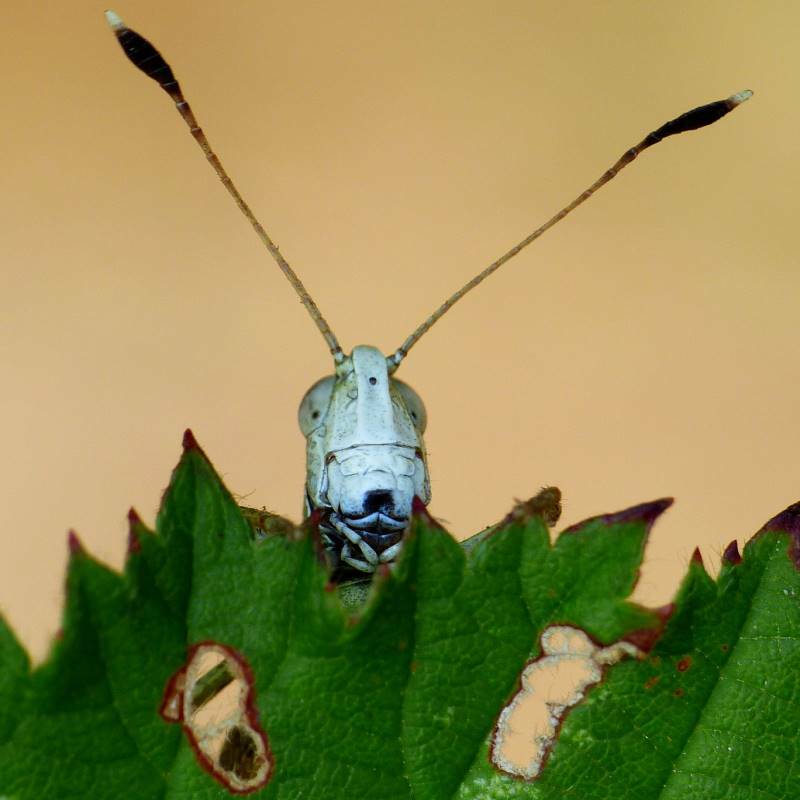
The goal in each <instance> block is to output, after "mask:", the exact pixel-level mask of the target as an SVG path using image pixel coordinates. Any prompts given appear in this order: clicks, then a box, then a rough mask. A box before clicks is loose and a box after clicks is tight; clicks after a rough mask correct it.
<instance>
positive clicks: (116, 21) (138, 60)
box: [106, 11, 344, 364]
mask: <svg viewBox="0 0 800 800" xmlns="http://www.w3.org/2000/svg"><path fill="white" fill-rule="evenodd" d="M106 21H107V22H108V24H109V25H110V26H111V30H113V31H114V34H115V35H116V37H117V41H118V42H119V43H120V45H121V46H122V49H123V51H124V52H125V55H126V56H127V57H128V58H129V59H130V60H131V61H132V62H133V64H134V66H136V67H137V68H138V69H140V70H141V71H142V72H144V74H145V75H147V76H149V77H150V78H152V79H153V80H154V81H156V83H158V85H159V86H160V87H161V88H162V89H163V90H164V91H165V92H166V93H167V94H168V95H169V96H170V97H171V98H172V100H173V101H174V103H175V107H176V108H177V109H178V112H179V113H180V115H181V116H182V117H183V120H184V122H185V123H186V124H187V125H188V126H189V131H190V132H191V134H192V136H194V138H195V141H196V142H197V144H199V145H200V148H201V149H202V151H203V153H205V156H206V158H207V159H208V163H209V164H211V166H212V167H213V168H214V171H215V172H216V173H217V176H218V177H219V179H220V180H221V181H222V184H223V186H224V187H225V188H226V189H227V190H228V193H229V194H230V195H231V197H233V199H234V201H235V202H236V205H237V206H239V210H240V211H241V212H242V213H243V214H244V215H245V217H247V219H248V220H249V222H250V224H251V225H252V226H253V229H254V230H255V232H256V234H258V238H259V239H261V242H262V243H263V245H264V246H265V247H266V248H267V250H269V253H270V255H271V256H272V257H273V258H274V259H275V261H276V262H277V264H278V266H279V267H280V268H281V271H282V272H283V274H284V275H285V276H286V279H287V280H288V281H289V283H291V284H292V287H293V288H294V290H295V292H297V294H298V296H299V297H300V302H301V303H302V304H303V305H304V306H305V307H306V309H307V310H308V313H309V314H310V315H311V319H313V320H314V322H315V323H316V325H317V327H318V328H319V331H320V333H321V334H322V336H323V337H324V339H325V341H326V342H327V344H328V348H329V349H330V351H331V354H332V355H333V360H334V362H335V363H336V364H339V363H341V362H342V361H343V360H344V354H343V353H342V348H341V347H340V346H339V342H338V340H337V339H336V336H335V335H334V333H333V331H332V330H331V329H330V326H329V325H328V323H327V322H326V321H325V317H323V316H322V314H321V313H320V310H319V308H317V304H316V303H315V302H314V301H313V300H312V299H311V295H310V294H309V293H308V291H307V290H306V287H305V286H303V283H302V281H301V280H300V278H299V277H298V276H297V273H295V271H294V270H293V269H292V268H291V267H290V266H289V263H288V262H287V261H286V259H285V258H284V257H283V256H282V255H281V252H280V250H279V249H278V246H277V245H276V244H275V243H274V242H273V241H272V239H270V237H269V235H268V234H267V232H266V231H265V230H264V228H263V227H262V225H261V223H260V222H259V221H258V220H257V219H256V217H255V215H254V214H253V212H252V211H251V210H250V206H248V205H247V203H246V202H245V201H244V198H243V197H242V196H241V195H240V194H239V190H238V189H237V188H236V186H235V185H234V183H233V181H232V180H231V179H230V177H229V176H228V173H227V172H226V171H225V168H224V167H223V166H222V162H221V161H220V160H219V158H218V157H217V155H216V153H214V151H213V150H212V149H211V145H210V144H209V143H208V139H207V138H206V135H205V133H203V131H202V129H201V128H200V126H199V125H198V124H197V120H196V119H195V116H194V113H193V112H192V109H191V107H190V106H189V104H188V103H187V102H186V98H184V96H183V92H182V91H181V87H180V86H179V84H178V81H177V80H176V79H175V75H174V74H173V72H172V69H171V68H170V66H169V64H167V62H166V61H165V60H164V57H163V56H162V55H161V53H159V52H158V50H156V48H155V47H153V45H152V44H150V42H148V41H147V39H145V38H144V37H143V36H140V35H139V34H138V33H136V31H132V30H131V29H130V28H129V27H128V26H127V25H125V23H124V22H123V21H122V20H121V19H120V18H119V16H118V15H117V14H115V13H114V12H113V11H106Z"/></svg>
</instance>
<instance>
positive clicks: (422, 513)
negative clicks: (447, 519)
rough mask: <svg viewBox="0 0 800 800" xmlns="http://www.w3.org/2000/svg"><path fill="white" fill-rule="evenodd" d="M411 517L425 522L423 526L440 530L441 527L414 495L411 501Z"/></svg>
mask: <svg viewBox="0 0 800 800" xmlns="http://www.w3.org/2000/svg"><path fill="white" fill-rule="evenodd" d="M411 515H412V516H413V517H415V518H416V519H423V520H425V524H426V525H429V526H432V527H434V528H441V527H442V526H441V525H440V524H439V523H438V522H437V521H436V520H435V519H434V518H433V517H432V516H431V513H430V511H428V507H427V506H426V505H425V503H423V502H422V500H420V498H419V497H417V496H416V495H414V497H413V499H412V500H411Z"/></svg>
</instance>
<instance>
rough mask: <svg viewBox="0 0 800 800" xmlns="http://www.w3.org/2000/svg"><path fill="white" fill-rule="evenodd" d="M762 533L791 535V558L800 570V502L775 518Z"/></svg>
mask: <svg viewBox="0 0 800 800" xmlns="http://www.w3.org/2000/svg"><path fill="white" fill-rule="evenodd" d="M762 531H781V532H785V533H788V534H789V558H790V559H791V561H792V563H793V564H794V565H795V567H796V568H797V569H800V501H798V502H797V503H793V504H792V505H790V506H789V508H786V509H784V510H783V511H781V513H780V514H777V515H776V516H774V517H773V518H772V519H771V520H770V521H769V522H768V523H767V524H766V525H765V526H764V527H763V528H762Z"/></svg>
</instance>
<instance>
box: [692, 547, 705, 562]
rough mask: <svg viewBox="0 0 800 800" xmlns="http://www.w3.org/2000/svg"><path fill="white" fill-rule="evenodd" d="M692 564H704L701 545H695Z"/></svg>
mask: <svg viewBox="0 0 800 800" xmlns="http://www.w3.org/2000/svg"><path fill="white" fill-rule="evenodd" d="M692 564H699V565H700V566H701V567H702V566H703V556H702V555H701V554H700V548H699V547H695V549H694V552H693V553H692Z"/></svg>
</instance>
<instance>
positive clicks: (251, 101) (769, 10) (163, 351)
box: [0, 0, 800, 658]
mask: <svg viewBox="0 0 800 800" xmlns="http://www.w3.org/2000/svg"><path fill="white" fill-rule="evenodd" d="M7 5H8V4H7ZM102 10H103V9H102V7H101V6H98V5H96V4H93V3H88V2H83V1H82V0H75V1H74V2H70V3H48V4H16V5H8V7H7V8H6V9H5V14H4V20H5V25H4V28H5V31H6V45H5V47H4V48H3V50H2V52H1V53H0V59H2V61H3V65H2V67H3V68H2V74H3V76H4V77H3V85H2V90H0V91H2V93H3V108H4V109H5V123H4V125H3V129H2V138H3V153H4V155H5V164H4V166H3V170H2V179H1V180H2V184H3V191H2V193H1V194H0V204H2V212H1V213H2V218H3V236H2V263H3V265H2V292H1V293H0V319H1V320H2V336H0V348H2V357H1V358H0V369H1V370H2V374H1V377H0V381H2V389H3V390H2V393H1V394H0V402H1V403H2V416H1V417H0V419H1V420H2V421H1V422H0V426H1V427H0V437H2V441H3V446H4V457H3V468H2V469H3V475H2V480H1V481H0V485H2V487H3V498H4V499H3V502H2V504H0V514H1V515H2V519H1V520H0V531H2V533H0V607H2V609H3V610H4V612H5V613H6V615H7V616H8V617H9V619H10V620H11V622H12V624H13V625H14V627H15V628H16V629H17V631H19V633H20V635H21V636H22V638H23V639H24V641H25V642H26V644H28V645H29V646H30V648H31V649H32V652H33V654H34V655H35V656H36V657H37V658H41V657H42V656H43V655H44V653H45V652H46V647H47V643H48V641H49V640H50V638H51V637H52V635H53V633H54V631H55V630H56V628H57V626H58V618H59V613H60V605H61V591H62V590H61V586H62V576H63V571H64V566H65V560H66V539H65V533H66V530H67V528H68V527H74V528H75V529H76V530H77V531H78V533H79V534H80V536H81V538H82V540H83V541H84V543H85V544H86V546H87V547H88V548H89V549H90V550H91V552H92V553H94V554H96V555H97V556H98V557H100V558H102V559H103V560H105V561H107V562H108V563H110V564H112V565H114V566H115V567H119V566H120V565H121V563H122V559H123V553H124V544H125V538H126V524H125V514H126V511H127V509H128V507H129V506H130V505H134V506H135V507H136V508H137V509H138V510H139V512H140V513H141V514H142V516H143V517H144V519H145V520H146V521H147V522H148V523H152V522H153V519H154V515H155V510H156V508H157V505H158V502H159V497H160V494H161V492H162V490H163V488H164V487H165V486H166V483H167V481H168V479H169V474H170V470H171V469H172V467H173V466H174V464H175V463H176V461H177V459H178V456H179V446H180V439H181V434H182V432H183V430H184V428H186V427H187V426H190V427H191V428H192V429H193V431H194V432H195V434H196V436H197V438H198V440H199V441H200V443H201V444H202V445H203V447H204V448H205V449H206V451H207V453H208V454H209V456H210V457H211V458H212V459H213V461H214V462H215V464H216V466H217V468H218V470H219V471H220V472H221V474H222V475H223V477H224V479H225V481H226V482H227V484H228V486H229V487H230V488H231V489H232V490H234V491H235V492H237V493H240V494H242V495H245V496H246V501H245V502H246V503H247V504H248V505H252V506H261V505H266V506H267V507H268V508H270V509H272V510H275V511H277V512H279V513H282V514H285V515H288V516H291V517H294V518H296V519H297V518H299V514H300V511H301V497H302V484H303V469H304V442H303V439H302V437H301V435H300V432H299V430H298V429H297V426H296V419H295V414H296V408H297V404H298V403H299V400H300V398H301V396H302V394H303V393H304V391H305V390H306V388H307V387H308V386H309V385H310V384H311V383H312V382H313V381H314V380H316V379H317V378H318V377H320V376H321V375H322V374H324V373H326V372H329V371H330V366H331V365H330V363H329V359H328V355H327V351H326V348H325V346H324V343H323V341H322V339H321V338H320V336H319V334H318V332H317V331H316V329H315V327H314V326H313V324H312V323H311V321H310V320H309V318H308V317H307V315H306V314H305V311H304V310H303V308H302V307H301V306H300V305H299V303H298V302H297V300H296V298H295V297H294V295H293V293H292V291H291V289H290V287H289V286H288V284H287V283H286V282H285V280H284V279H283V277H282V276H281V274H280V273H279V271H278V269H277V268H276V267H275V266H274V264H273V263H272V261H271V260H270V259H269V258H268V257H267V255H266V254H265V253H264V252H262V251H261V249H260V245H259V243H258V241H257V239H256V237H255V236H254V235H253V234H252V232H251V231H250V230H249V228H248V226H247V224H246V222H245V221H244V220H243V219H242V218H241V217H240V216H239V213H238V211H237V210H236V209H235V207H234V206H233V204H232V203H231V201H230V200H229V198H228V197H227V196H226V194H225V192H224V191H223V190H222V188H221V187H220V186H219V185H218V181H217V179H216V177H215V176H214V175H213V173H212V172H211V170H210V169H208V167H207V166H206V165H205V164H204V163H203V161H204V159H203V158H202V156H201V154H200V153H199V151H198V149H197V147H196V146H195V144H194V143H193V142H192V141H191V138H190V137H189V135H188V132H187V131H186V129H185V127H184V125H183V122H182V121H181V120H180V119H179V117H178V115H177V114H176V112H175V110H174V108H173V107H172V104H171V103H170V101H169V99H168V98H167V97H166V95H164V94H163V92H161V91H160V90H159V89H158V87H157V86H156V85H155V84H154V83H153V82H152V81H149V80H147V79H146V78H145V77H144V76H142V75H140V74H139V73H137V71H136V70H135V69H134V68H133V67H132V66H131V64H130V63H128V61H127V60H126V59H125V58H124V57H123V55H122V53H121V51H120V50H119V46H118V44H117V43H116V41H115V40H114V37H113V36H112V35H111V33H110V32H109V31H108V30H107V29H106V27H105V22H104V20H103V15H102ZM116 11H117V12H118V13H119V14H120V15H121V16H122V17H123V19H125V21H126V22H127V23H128V24H130V25H131V27H133V28H134V29H136V30H138V31H140V32H141V33H143V34H144V35H146V36H147V37H149V38H150V39H151V40H152V41H153V42H154V43H155V44H156V46H157V47H159V48H160V49H161V51H162V52H163V53H164V54H165V56H166V57H167V59H168V60H169V62H170V63H171V64H172V66H173V68H174V69H175V71H176V73H177V75H178V78H179V79H180V80H181V82H182V85H183V88H184V90H185V92H186V94H187V96H188V99H189V101H190V102H191V103H192V105H193V107H194V109H195V111H196V113H197V115H198V117H199V120H200V124H201V125H203V127H204V128H205V130H206V132H207V134H208V136H209V138H210V140H211V143H212V145H213V146H214V147H215V149H216V150H217V152H218V153H219V154H220V155H221V157H222V159H223V161H224V163H225V164H226V166H227V168H228V170H229V172H230V173H231V175H232V176H233V177H234V179H235V180H236V181H237V182H238V185H239V188H240V189H241V191H242V193H243V194H244V196H245V197H246V198H247V199H248V201H249V202H250V204H251V205H252V207H253V209H254V210H255V211H256V213H257V214H258V215H259V216H260V218H261V220H262V222H263V223H264V224H265V226H266V228H267V230H268V231H269V232H270V233H271V234H272V236H273V238H274V239H275V240H276V241H277V242H278V243H279V244H280V246H281V249H282V251H283V253H284V254H285V255H286V257H287V258H288V259H289V261H290V263H291V264H292V265H293V266H294V267H295V268H296V269H297V270H298V272H299V273H300V275H301V277H302V278H303V280H304V281H305V282H306V284H307V286H308V287H309V289H310V290H311V292H312V293H313V295H314V297H315V299H316V300H317V302H318V303H319V305H320V307H321V309H322V311H323V313H324V314H325V315H326V316H327V318H328V320H329V321H330V322H331V324H332V326H333V328H334V330H335V331H336V333H337V335H338V336H339V339H340V340H341V341H342V343H343V345H344V346H345V347H346V348H348V349H349V348H350V347H352V346H353V345H355V344H358V343H370V344H374V345H377V346H379V347H381V348H383V349H384V350H385V351H386V352H389V351H391V350H393V349H394V348H395V347H397V346H398V345H399V344H400V342H401V341H402V340H403V339H404V338H405V336H406V335H407V334H408V333H409V332H410V331H411V330H412V328H414V327H415V326H416V325H417V324H418V323H419V322H421V321H422V319H424V318H425V317H426V316H427V315H428V314H429V313H430V312H431V311H432V310H433V308H434V307H435V306H436V305H438V304H439V303H440V302H441V301H442V300H443V299H444V298H445V297H446V296H447V295H449V294H450V293H451V292H452V291H454V290H455V289H456V288H457V287H458V286H460V285H461V284H462V283H463V282H465V281H466V280H468V279H469V278H470V277H472V276H473V275H474V274H475V273H476V272H477V271H478V270H480V269H481V268H483V267H484V266H485V265H486V264H487V263H488V262H490V261H492V260H493V259H494V258H496V257H497V256H498V255H500V254H501V253H502V252H504V251H505V250H506V249H507V248H508V247H510V246H511V245H512V244H514V243H515V242H517V241H518V240H519V239H521V238H523V237H524V236H525V235H526V234H528V233H529V232H530V231H531V230H532V229H533V228H534V227H535V226H536V225H538V224H539V223H540V222H542V221H543V220H544V219H546V218H547V217H548V216H550V215H551V214H552V213H553V212H554V211H556V210H557V209H558V208H560V207H561V206H562V205H563V204H565V203H566V202H567V201H569V200H570V199H572V197H574V196H575V195H576V194H578V193H579V192H580V191H581V190H582V189H584V188H585V187H586V186H587V185H588V183H589V182H591V181H592V180H594V179H595V178H596V177H597V176H598V175H599V174H600V173H601V172H602V171H603V170H604V169H605V168H606V167H607V166H609V165H610V164H611V162H612V161H613V160H614V159H616V158H617V157H618V156H619V155H620V154H621V153H622V151H623V150H624V149H625V148H627V147H628V146H630V145H632V144H634V143H635V142H637V141H638V140H639V139H640V138H641V137H642V136H643V135H644V134H645V133H646V132H647V131H649V130H651V129H652V128H654V127H656V126H658V125H660V124H661V123H662V122H664V121H666V120H667V119H668V118H670V117H672V116H675V115H677V114H679V113H681V112H683V111H685V110H687V109H689V108H691V107H693V106H696V105H699V104H701V103H705V102H708V101H711V100H715V99H718V98H721V97H725V96H726V95H728V94H731V93H732V92H735V91H738V90H741V89H744V88H746V87H749V88H752V89H753V90H755V92H756V96H755V98H754V99H753V100H751V101H750V102H749V103H747V104H746V105H745V106H743V107H742V108H741V109H739V110H738V111H737V112H736V113H735V114H733V115H731V116H729V117H727V118H726V119H725V120H723V121H722V122H720V123H718V124H717V125H715V126H713V127H711V128H709V129H706V130H704V131H701V132H699V133H692V134H687V135H685V136H682V137H680V138H678V139H671V140H668V141H667V142H665V143H664V144H662V145H660V146H659V147H658V148H656V149H654V150H651V151H648V152H647V153H646V154H645V155H644V156H643V157H642V158H641V160H640V161H638V162H637V163H636V164H635V165H633V166H631V167H630V168H629V169H627V170H626V171H625V172H624V173H623V174H622V175H621V176H620V177H619V178H618V179H617V180H616V181H614V182H613V183H612V184H611V185H610V186H609V187H608V188H607V189H604V190H603V191H602V192H601V193H600V194H599V195H598V196H597V198H595V199H594V200H593V201H591V203H590V204H588V205H587V206H585V207H584V208H582V209H580V210H579V211H577V212H576V213H575V215H573V216H572V217H571V218H570V219H569V220H568V221H566V222H565V223H563V224H562V225H560V226H559V227H558V228H557V229H556V230H554V231H552V232H551V233H549V234H547V235H546V236H545V237H544V238H543V239H542V240H541V241H540V242H539V243H537V244H535V245H533V247H532V248H531V249H529V250H527V251H525V253H524V254H523V255H521V256H519V257H518V258H517V259H515V260H514V261H512V262H511V263H510V264H509V265H508V266H507V267H505V268H504V269H503V270H501V272H499V273H498V274H497V275H495V276H494V277H492V278H491V280H490V281H488V282H487V283H485V284H484V285H483V286H482V287H481V288H480V289H478V290H477V291H475V292H474V293H473V294H471V295H470V296H469V297H468V298H467V299H465V300H464V301H463V302H462V303H461V304H460V305H459V306H458V307H457V308H456V309H454V310H453V311H452V312H451V313H450V314H448V315H447V317H446V318H445V319H443V320H442V321H441V323H439V324H438V325H437V326H436V327H435V328H434V329H433V330H432V331H431V332H430V333H429V334H428V335H427V336H426V337H425V339H424V340H423V341H422V342H420V344H419V345H418V346H417V347H416V348H415V349H414V350H413V351H412V354H411V356H410V357H409V359H408V361H407V362H406V363H405V364H404V365H403V367H402V369H401V371H400V373H399V376H400V377H402V378H403V379H404V380H406V381H408V382H409V383H411V384H412V385H413V386H414V387H415V388H416V389H417V390H418V391H419V392H420V394H421V395H422V396H423V398H424V399H425V402H426V404H427V407H428V416H429V428H428V434H427V437H426V439H427V443H428V448H429V455H430V467H431V472H432V482H433V495H434V499H433V503H432V506H431V508H432V511H433V513H434V514H435V515H437V516H439V517H440V518H443V519H445V520H447V522H448V526H449V527H450V529H451V530H452V531H453V532H454V533H456V534H457V535H458V536H459V537H464V536H467V535H469V534H471V533H473V532H475V531H477V530H479V529H480V528H482V527H483V526H485V525H487V524H489V523H491V522H493V521H495V520H496V519H497V518H499V517H500V516H501V515H503V514H504V513H505V512H506V511H507V510H508V509H509V507H510V504H511V502H512V499H513V498H515V497H518V498H524V497H528V496H530V495H532V494H533V493H535V492H536V491H537V490H538V488H539V487H540V486H542V485H544V484H556V485H558V486H560V487H561V489H562V490H563V492H564V495H565V513H564V518H563V521H564V523H565V524H571V523H574V522H576V521H578V520H580V519H582V518H584V517H586V516H589V515H593V514H596V513H600V512H605V511H614V510H618V509H621V508H624V507H626V506H629V505H632V504H634V503H638V502H641V501H644V500H650V499H654V498H656V497H660V496H663V495H674V496H675V497H676V498H677V503H676V505H675V507H674V508H673V509H671V510H670V511H669V512H667V514H666V515H665V517H664V518H663V519H662V520H661V521H660V522H659V523H658V524H657V525H656V527H655V529H654V532H653V536H652V540H651V543H650V547H649V551H648V558H647V561H646V565H645V568H644V570H643V574H642V579H641V581H640V585H639V587H638V588H637V593H636V596H637V598H639V599H640V600H643V601H645V602H648V603H661V602H665V601H666V600H668V599H669V598H670V596H671V595H672V593H673V592H674V590H675V588H676V586H677V583H678V581H679V580H680V576H681V575H682V573H683V571H684V570H685V566H686V563H687V561H688V559H689V557H690V555H691V552H692V550H693V549H694V547H695V545H699V546H700V548H701V551H702V554H703V557H704V559H705V561H706V563H707V564H708V565H709V566H710V568H711V569H712V570H716V568H717V565H718V563H719V554H720V552H721V551H722V549H723V547H724V546H725V545H726V544H727V542H728V541H730V540H731V539H733V538H739V540H740V542H741V541H743V540H744V539H746V538H747V537H749V536H750V535H751V534H752V533H754V532H755V531H756V530H757V529H758V528H759V527H760V525H761V524H762V523H763V522H764V521H766V520H767V519H768V518H769V517H771V516H772V515H773V514H775V513H777V512H778V511H780V510H782V509H783V508H784V507H785V506H787V505H788V504H790V503H792V502H794V501H796V500H797V499H798V498H800V466H799V464H800V462H799V460H798V454H800V423H799V422H798V408H800V359H798V339H799V338H800V337H799V335H798V298H799V297H800V269H798V259H797V257H796V254H795V241H796V227H795V226H796V225H797V217H798V210H799V209H798V205H799V204H798V199H797V186H798V183H799V182H800V180H799V179H800V158H799V157H800V144H798V141H799V140H798V137H797V130H798V127H799V126H800V111H798V106H797V103H796V97H797V80H798V79H797V76H798V74H800V54H799V53H800V51H798V48H797V46H796V31H797V26H798V24H800V6H797V5H795V4H792V3H737V4H732V3H723V2H705V3H693V2H678V3H669V4H643V3H639V2H612V3H604V4H599V3H557V4H553V3H547V4H545V3H532V2H501V3H479V2H462V3H459V4H458V5H457V6H456V5H455V4H445V3H438V4H432V3H428V2H416V0H413V1H412V2H406V3H402V4H392V5H389V4H385V5H383V4H377V5H376V4H375V3H368V2H360V1H359V2H356V1H355V0H342V2H338V3H312V2H295V3H273V2H233V3H221V2H217V3H210V2H203V3H197V2H193V3H190V2H178V1H177V0H160V2H157V3H156V2H150V1H147V2H145V1H144V0H137V1H136V2H128V3H127V4H123V5H121V6H119V7H117V8H116Z"/></svg>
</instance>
